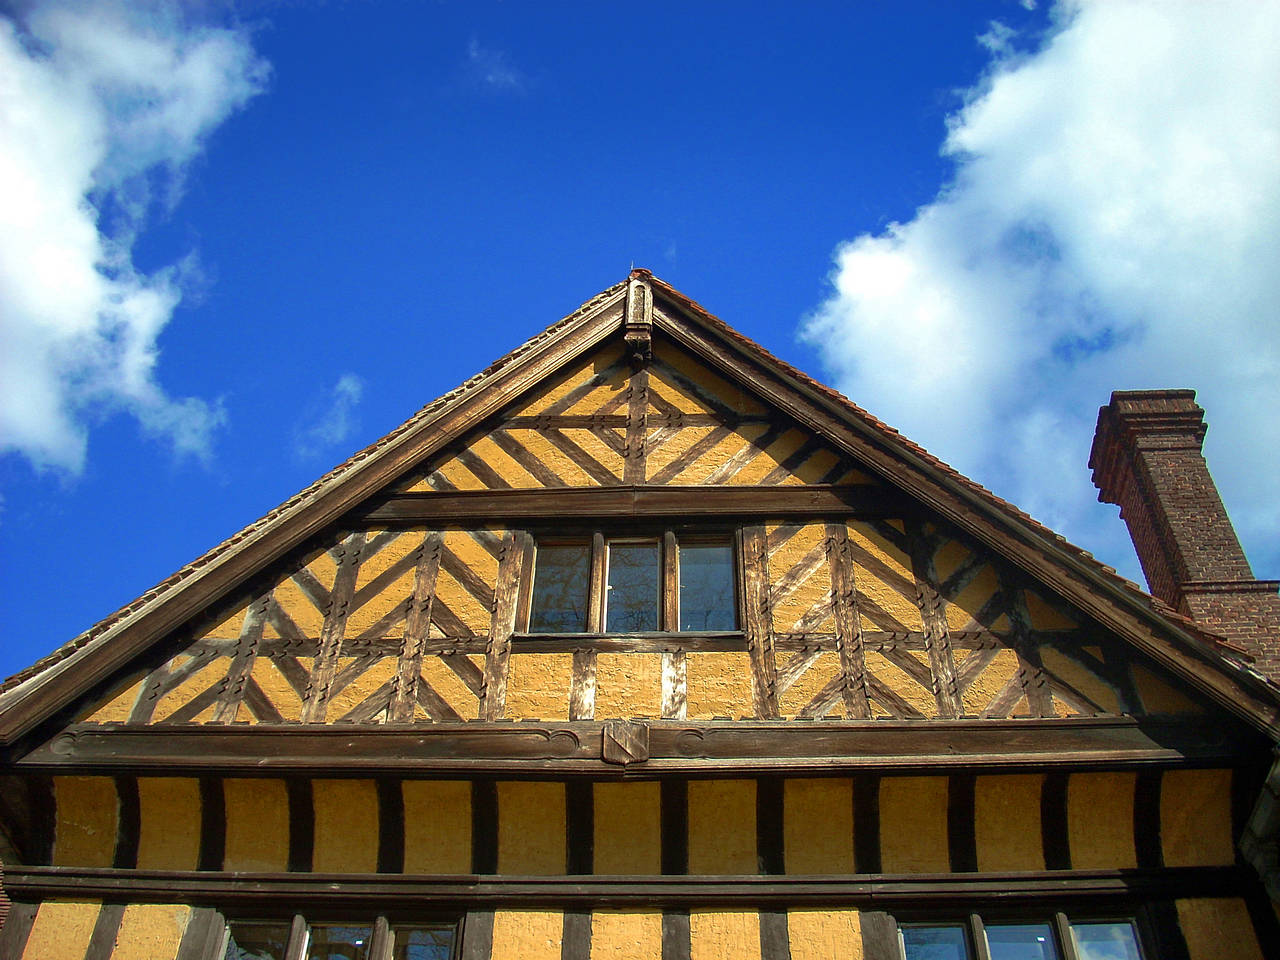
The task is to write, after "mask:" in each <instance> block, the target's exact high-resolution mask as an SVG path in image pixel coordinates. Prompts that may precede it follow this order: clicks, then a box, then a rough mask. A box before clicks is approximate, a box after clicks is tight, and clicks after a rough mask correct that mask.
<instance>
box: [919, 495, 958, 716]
mask: <svg viewBox="0 0 1280 960" xmlns="http://www.w3.org/2000/svg"><path fill="white" fill-rule="evenodd" d="M907 540H908V543H909V545H910V549H911V573H912V576H913V577H914V579H915V583H916V604H917V606H919V608H920V620H921V622H922V623H923V624H924V646H925V650H926V652H927V653H928V654H929V670H930V672H931V673H932V674H933V698H934V702H935V703H936V704H937V706H938V716H939V717H941V718H952V717H958V716H960V714H961V713H963V712H964V703H963V701H962V700H961V699H960V685H959V683H958V682H957V680H956V664H955V656H954V655H953V654H952V652H951V634H950V633H949V632H948V629H947V613H946V609H947V608H946V601H945V600H943V598H942V595H941V594H940V593H938V588H937V586H936V584H937V582H938V574H937V571H936V570H935V568H934V565H933V554H934V551H935V545H934V543H933V542H932V541H931V540H930V539H929V538H928V537H926V536H925V533H924V530H923V529H922V528H921V526H920V524H919V523H918V522H915V521H909V522H908V526H907Z"/></svg>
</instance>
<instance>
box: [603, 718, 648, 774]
mask: <svg viewBox="0 0 1280 960" xmlns="http://www.w3.org/2000/svg"><path fill="white" fill-rule="evenodd" d="M600 737H601V741H600V757H601V759H602V760H604V762H605V763H616V764H619V765H621V766H626V765H627V764H630V763H643V762H644V761H646V760H648V759H649V725H648V724H647V723H637V722H635V721H634V720H610V721H608V722H606V723H605V724H604V727H603V728H602V729H601V731H600Z"/></svg>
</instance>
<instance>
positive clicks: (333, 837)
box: [311, 780, 378, 873]
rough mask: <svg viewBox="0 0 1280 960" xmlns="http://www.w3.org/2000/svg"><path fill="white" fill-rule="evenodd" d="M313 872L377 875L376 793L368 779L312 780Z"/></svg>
mask: <svg viewBox="0 0 1280 960" xmlns="http://www.w3.org/2000/svg"><path fill="white" fill-rule="evenodd" d="M311 798H312V799H311V802H312V807H313V809H314V811H315V848H314V852H313V854H312V861H311V869H312V870H314V871H315V872H316V873H377V871H378V791H377V788H376V787H375V785H374V782H373V781H372V780H316V781H314V782H313V783H312V785H311Z"/></svg>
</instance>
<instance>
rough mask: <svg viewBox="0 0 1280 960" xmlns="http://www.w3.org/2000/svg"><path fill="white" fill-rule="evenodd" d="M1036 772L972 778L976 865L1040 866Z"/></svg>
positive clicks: (983, 867)
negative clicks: (976, 852)
mask: <svg viewBox="0 0 1280 960" xmlns="http://www.w3.org/2000/svg"><path fill="white" fill-rule="evenodd" d="M1043 783H1044V777H1042V776H1041V775H1040V774H1038V773H1033V774H1012V775H1009V776H989V777H978V778H977V779H976V780H975V781H974V789H973V800H974V824H973V826H974V836H975V839H976V843H977V848H978V869H979V870H984V871H992V872H1004V871H1009V870H1043V869H1044V843H1043V838H1042V835H1041V828H1040V788H1041V786H1042V785H1043Z"/></svg>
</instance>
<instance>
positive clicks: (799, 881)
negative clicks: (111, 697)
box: [5, 866, 1256, 910]
mask: <svg viewBox="0 0 1280 960" xmlns="http://www.w3.org/2000/svg"><path fill="white" fill-rule="evenodd" d="M1252 884H1256V880H1255V879H1253V878H1252V877H1251V875H1250V874H1249V873H1248V871H1247V870H1246V869H1244V868H1240V867H1174V868H1166V869H1163V870H1089V871H1073V872H1051V871H1040V872H1027V873H1018V874H1013V875H1010V874H1000V873H965V874H897V875H894V874H854V875H851V876H795V877H787V876H755V877H746V876H735V877H720V876H706V877H687V876H656V875H655V876H638V877H637V876H619V877H614V876H607V877H606V876H599V877H581V876H574V877H528V876H509V877H499V876H477V875H470V874H467V875H461V876H442V877H429V878H426V877H422V876H419V875H409V876H395V875H390V874H373V875H366V876H364V877H354V876H352V875H350V874H325V873H313V874H297V873H292V874H291V873H234V874H233V873H203V872H197V871H194V870H115V869H110V868H94V867H24V866H17V867H12V868H8V869H6V870H5V887H6V888H7V889H9V890H11V891H12V894H13V896H14V897H15V898H16V899H19V900H23V901H27V900H40V899H45V898H48V899H66V898H68V897H74V898H77V899H80V898H93V899H97V898H103V899H115V900H127V901H129V902H146V901H155V902H162V903H196V902H198V903H200V904H201V905H202V906H214V907H218V908H227V907H239V908H240V909H247V908H251V907H259V908H266V909H269V908H270V907H271V906H272V905H274V906H276V907H277V908H278V907H280V906H284V905H287V904H291V903H292V904H298V903H306V904H307V905H308V909H311V908H312V907H314V908H315V909H317V910H321V909H330V908H334V907H338V908H349V907H350V906H351V904H352V903H353V902H360V903H362V904H364V905H368V906H370V907H377V908H379V909H394V908H398V907H408V906H411V907H413V908H414V909H418V910H421V909H423V908H428V907H429V908H432V909H456V908H458V907H466V906H470V907H472V908H475V907H476V906H482V907H490V906H497V907H501V906H503V905H507V904H516V905H520V906H525V907H528V906H552V907H558V908H560V909H564V908H573V907H579V906H584V905H586V906H594V905H596V904H601V903H608V904H610V905H641V904H642V905H646V906H648V905H650V904H663V905H665V904H679V905H686V906H707V905H717V906H731V905H741V906H751V905H760V904H768V903H785V904H787V905H789V906H803V905H819V904H830V905H836V904H840V905H850V906H856V905H860V906H862V907H863V908H864V909H882V910H883V909H903V908H906V909H911V908H917V907H919V908H923V907H933V908H935V909H938V908H941V907H954V906H955V904H957V903H964V904H965V905H966V907H967V908H969V909H981V908H982V907H984V906H992V905H1000V906H1010V905H1032V904H1044V903H1055V904H1059V905H1060V908H1061V906H1066V907H1067V908H1068V909H1070V905H1071V903H1073V902H1083V901H1087V902H1089V903H1099V902H1104V901H1106V900H1108V899H1113V900H1128V901H1133V900H1135V899H1146V898H1154V897H1159V896H1177V897H1195V896H1219V897H1221V896H1240V895H1241V894H1242V892H1243V891H1245V890H1246V889H1247V888H1248V887H1249V886H1250V885H1252Z"/></svg>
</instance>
